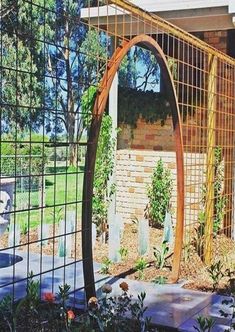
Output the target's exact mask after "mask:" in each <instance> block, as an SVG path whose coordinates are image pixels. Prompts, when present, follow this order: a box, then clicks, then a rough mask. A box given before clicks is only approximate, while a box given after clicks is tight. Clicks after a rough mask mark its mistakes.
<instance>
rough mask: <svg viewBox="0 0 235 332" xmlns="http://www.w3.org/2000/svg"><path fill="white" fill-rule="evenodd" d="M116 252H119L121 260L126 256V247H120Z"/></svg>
mask: <svg viewBox="0 0 235 332" xmlns="http://www.w3.org/2000/svg"><path fill="white" fill-rule="evenodd" d="M118 252H119V254H120V256H121V260H122V261H124V260H125V259H126V258H127V255H128V249H127V248H125V247H121V248H120V249H119V251H118Z"/></svg>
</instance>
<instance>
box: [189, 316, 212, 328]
mask: <svg viewBox="0 0 235 332" xmlns="http://www.w3.org/2000/svg"><path fill="white" fill-rule="evenodd" d="M196 321H197V323H198V326H194V329H195V330H196V331H197V332H212V328H213V326H214V325H215V320H214V319H213V318H211V317H203V316H198V317H197V319H196Z"/></svg>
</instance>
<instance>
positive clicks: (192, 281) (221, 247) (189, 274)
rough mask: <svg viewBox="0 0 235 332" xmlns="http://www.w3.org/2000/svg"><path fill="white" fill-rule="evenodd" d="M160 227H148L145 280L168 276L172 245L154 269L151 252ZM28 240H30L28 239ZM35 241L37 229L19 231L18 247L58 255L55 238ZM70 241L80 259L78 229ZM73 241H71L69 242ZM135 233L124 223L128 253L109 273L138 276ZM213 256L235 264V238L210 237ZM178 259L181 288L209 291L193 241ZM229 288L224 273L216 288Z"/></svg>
mask: <svg viewBox="0 0 235 332" xmlns="http://www.w3.org/2000/svg"><path fill="white" fill-rule="evenodd" d="M53 234H58V227H57V226H54V227H53V226H52V225H51V226H50V236H51V237H53ZM162 235H163V231H162V230H161V229H156V228H151V229H150V241H149V242H150V244H149V249H150V250H149V254H147V255H145V256H144V258H145V260H146V261H147V267H146V268H145V269H144V274H143V280H145V281H154V280H155V281H156V280H158V282H159V279H161V280H165V282H167V279H169V276H170V273H171V266H172V253H173V248H170V252H169V253H168V258H167V259H166V262H165V265H164V268H162V269H157V268H156V264H155V257H154V254H153V247H156V248H158V249H160V244H161V241H162ZM29 240H30V244H29V245H28V244H27V242H28V241H29ZM37 241H38V232H37V229H33V230H30V232H29V233H27V234H24V235H22V234H21V242H20V244H21V246H20V247H19V250H25V251H26V250H30V252H34V253H39V254H40V253H43V254H45V255H53V254H54V255H57V253H58V240H56V241H53V239H52V238H51V239H49V240H48V243H47V244H44V245H40V244H38V243H37ZM73 241H75V245H74V246H73V247H74V248H76V252H75V250H72V253H71V257H73V258H75V259H81V258H82V253H81V233H77V234H76V237H75V235H73ZM72 243H73V242H72ZM137 243H138V233H137V226H136V225H135V224H126V225H125V229H124V233H123V238H122V241H121V247H123V248H125V249H127V255H126V257H125V258H123V259H122V261H121V262H120V263H115V264H111V265H110V266H109V273H110V274H111V275H114V276H119V277H126V278H129V279H138V278H139V273H138V272H137V271H136V270H135V264H136V261H137V260H138V258H139V255H138V245H137ZM3 247H5V248H6V247H8V234H7V233H6V234H4V235H3V236H2V237H1V239H0V248H3ZM213 249H214V257H216V260H217V261H219V260H220V261H221V262H222V263H223V266H224V267H223V268H224V270H225V269H226V268H228V267H231V266H233V268H234V266H235V242H234V241H232V240H231V239H229V238H227V237H226V236H225V235H223V234H221V235H217V237H216V238H215V239H214V240H213ZM93 255H94V260H95V261H96V262H99V263H103V262H104V260H105V258H107V257H108V244H107V243H106V244H103V243H102V242H101V241H98V240H97V241H96V243H95V247H94V250H93ZM184 257H187V258H184V259H183V260H182V263H181V275H180V280H181V281H183V282H184V286H183V287H184V288H188V289H195V290H201V291H206V292H208V291H212V289H213V287H212V285H213V283H212V279H211V277H210V274H209V273H208V271H207V268H206V266H205V264H204V263H203V262H202V260H201V258H200V257H199V255H198V254H197V252H196V250H195V248H194V246H193V244H191V245H190V246H189V247H188V248H187V252H186V249H185V255H184ZM228 289H229V279H228V278H226V277H224V278H222V279H221V280H220V282H219V289H218V290H219V292H222V293H224V292H227V291H228Z"/></svg>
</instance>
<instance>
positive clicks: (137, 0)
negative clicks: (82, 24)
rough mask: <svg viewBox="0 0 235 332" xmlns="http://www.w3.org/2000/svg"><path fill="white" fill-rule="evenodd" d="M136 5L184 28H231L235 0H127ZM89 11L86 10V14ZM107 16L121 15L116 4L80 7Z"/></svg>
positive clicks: (234, 22) (204, 29) (233, 21)
mask: <svg viewBox="0 0 235 332" xmlns="http://www.w3.org/2000/svg"><path fill="white" fill-rule="evenodd" d="M129 1H130V2H132V3H133V4H135V5H136V6H138V7H140V8H142V9H144V10H146V11H148V12H151V13H155V14H157V15H158V16H160V17H162V18H164V19H166V20H167V21H169V22H171V23H173V24H174V25H176V26H179V27H180V28H182V29H184V30H185V31H189V32H194V31H211V30H212V31H213V30H228V29H234V26H235V0H164V1H163V0H129ZM88 12H89V13H88ZM107 15H108V16H109V17H112V16H115V15H123V11H120V12H118V11H117V8H116V7H115V6H112V5H110V6H108V8H107V6H104V7H102V6H101V7H99V9H97V8H95V7H94V8H90V9H89V10H87V9H83V11H82V16H83V17H88V16H89V17H90V18H93V19H94V20H95V18H96V17H98V16H99V18H101V17H107Z"/></svg>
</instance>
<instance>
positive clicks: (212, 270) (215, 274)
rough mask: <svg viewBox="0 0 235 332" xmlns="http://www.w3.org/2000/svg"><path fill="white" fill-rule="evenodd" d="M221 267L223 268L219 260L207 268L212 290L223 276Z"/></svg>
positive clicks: (215, 288) (216, 287)
mask: <svg viewBox="0 0 235 332" xmlns="http://www.w3.org/2000/svg"><path fill="white" fill-rule="evenodd" d="M222 269H223V264H222V262H221V261H218V262H215V263H214V264H211V266H210V267H209V268H208V269H207V270H208V272H209V275H210V277H211V279H212V281H213V292H214V291H216V290H217V289H218V286H219V282H220V280H221V279H222V278H223V277H224V273H223V271H222Z"/></svg>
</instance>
